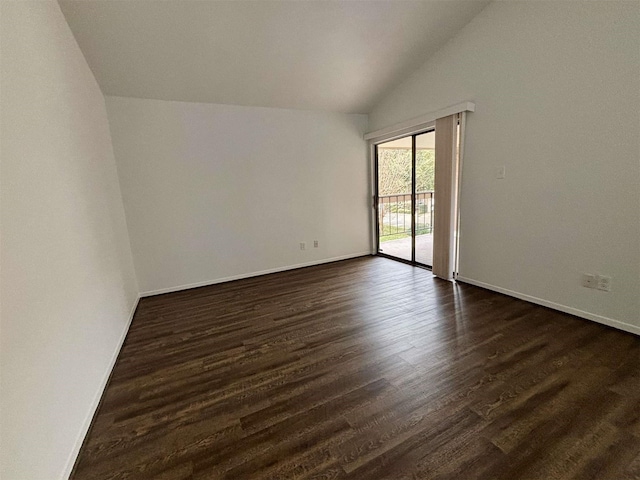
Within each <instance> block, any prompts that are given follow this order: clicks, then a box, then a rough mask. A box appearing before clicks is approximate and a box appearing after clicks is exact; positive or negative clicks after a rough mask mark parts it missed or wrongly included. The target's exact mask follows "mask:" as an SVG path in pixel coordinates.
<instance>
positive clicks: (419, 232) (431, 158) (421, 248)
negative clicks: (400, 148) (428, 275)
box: [415, 130, 436, 267]
mask: <svg viewBox="0 0 640 480" xmlns="http://www.w3.org/2000/svg"><path fill="white" fill-rule="evenodd" d="M435 141H436V132H435V131H434V130H432V131H430V132H426V133H422V134H420V135H416V140H415V148H416V151H415V156H416V163H415V170H416V171H415V176H416V201H415V205H416V207H415V221H416V227H415V233H416V237H415V261H416V263H420V264H422V265H427V266H429V267H430V266H431V265H433V207H434V202H433V193H434V181H435V165H436V150H435Z"/></svg>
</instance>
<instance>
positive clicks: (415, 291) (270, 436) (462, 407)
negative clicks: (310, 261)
mask: <svg viewBox="0 0 640 480" xmlns="http://www.w3.org/2000/svg"><path fill="white" fill-rule="evenodd" d="M73 478H75V479H76V480H81V479H125V478H126V479H139V478H149V479H164V480H169V479H245V478H246V479H251V478H256V479H263V478H280V479H288V478H316V479H343V478H349V479H374V480H379V479H456V480H476V479H478V480H480V479H486V480H488V479H501V480H518V479H540V480H551V479H579V480H587V479H594V480H595V479H597V480H607V479H611V480H613V479H615V480H622V479H640V338H639V337H637V336H634V335H632V334H627V333H624V332H620V331H616V330H614V329H610V328H608V327H605V326H602V325H599V324H596V323H592V322H589V321H587V320H582V319H579V318H576V317H572V316H570V315H565V314H562V313H559V312H555V311H553V310H549V309H546V308H543V307H539V306H536V305H532V304H529V303H526V302H523V301H520V300H516V299H513V298H510V297H506V296H503V295H499V294H495V293H492V292H489V291H487V290H483V289H480V288H476V287H473V286H469V285H464V284H457V285H454V284H451V283H448V282H444V281H441V280H438V279H434V278H433V277H432V275H431V273H430V272H429V271H426V270H422V269H419V268H412V267H410V266H408V265H404V264H401V263H397V262H393V261H391V260H387V259H384V258H377V257H367V258H360V259H354V260H348V261H343V262H337V263H332V264H327V265H321V266H317V267H310V268H305V269H301V270H294V271H290V272H284V273H277V274H272V275H268V276H264V277H258V278H252V279H247V280H240V281H236V282H231V283H226V284H221V285H214V286H210V287H203V288H198V289H194V290H189V291H183V292H178V293H172V294H166V295H160V296H156V297H150V298H144V299H142V300H141V301H140V304H139V306H138V310H137V312H136V314H135V318H134V320H133V324H132V326H131V329H130V332H129V335H128V336H127V339H126V342H125V344H124V346H123V349H122V352H121V354H120V357H119V359H118V362H117V364H116V366H115V369H114V371H113V374H112V377H111V381H110V383H109V385H108V388H107V390H106V393H105V395H104V397H103V400H102V403H101V406H100V408H99V411H98V414H97V415H96V418H95V419H94V424H93V427H92V429H91V431H90V434H89V436H88V437H87V440H86V441H85V444H84V446H83V449H82V451H81V454H80V457H79V459H78V462H77V464H76V468H75V473H74V476H73Z"/></svg>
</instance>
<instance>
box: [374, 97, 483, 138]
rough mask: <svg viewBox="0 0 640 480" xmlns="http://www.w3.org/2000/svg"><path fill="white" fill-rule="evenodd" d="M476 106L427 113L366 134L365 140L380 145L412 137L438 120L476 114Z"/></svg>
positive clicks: (459, 106) (462, 104)
mask: <svg viewBox="0 0 640 480" xmlns="http://www.w3.org/2000/svg"><path fill="white" fill-rule="evenodd" d="M475 110H476V104H475V103H473V102H462V103H458V104H457V105H452V106H450V107H447V108H443V109H442V110H438V111H437V112H431V113H427V114H425V115H421V116H419V117H415V118H412V119H411V120H406V121H404V122H400V123H396V124H395V125H391V126H389V127H385V128H381V129H380V130H376V131H374V132H369V133H365V134H364V139H365V140H372V141H373V142H374V143H380V142H383V141H387V140H391V139H392V138H397V137H401V136H406V135H411V134H413V133H418V131H419V130H422V129H424V128H427V127H429V126H431V124H432V123H433V122H435V121H436V119H438V118H443V117H448V116H449V115H454V114H456V113H461V112H475Z"/></svg>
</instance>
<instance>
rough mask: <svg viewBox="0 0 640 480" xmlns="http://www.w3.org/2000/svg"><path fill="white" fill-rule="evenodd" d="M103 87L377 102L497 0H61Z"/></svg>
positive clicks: (357, 109)
mask: <svg viewBox="0 0 640 480" xmlns="http://www.w3.org/2000/svg"><path fill="white" fill-rule="evenodd" d="M59 3H60V6H61V8H62V11H63V12H64V15H65V16H66V18H67V21H68V22H69V25H70V27H71V29H72V31H73V33H74V35H75V37H76V39H77V41H78V43H79V45H80V48H81V49H82V51H83V53H84V56H85V57H86V59H87V62H88V63H89V65H90V67H91V69H92V70H93V72H94V74H95V76H96V78H97V80H98V83H99V84H100V87H101V88H102V91H103V93H104V94H105V95H119V96H125V97H138V98H154V99H161V100H181V101H192V102H211V103H224V104H234V105H252V106H264V107H281V108H301V109H311V110H328V111H336V112H345V113H368V112H369V111H370V109H371V108H372V107H373V105H374V104H375V103H376V102H377V101H378V100H379V99H380V98H381V97H382V95H383V94H384V93H385V92H386V91H388V90H389V89H390V88H392V87H393V86H395V85H397V84H398V83H399V82H400V81H402V79H403V77H405V76H406V75H408V74H409V73H411V72H413V71H414V70H415V69H417V68H418V67H419V66H420V65H421V64H423V63H424V62H425V60H426V59H427V58H428V57H429V56H430V55H432V54H433V53H434V52H435V51H436V50H437V49H438V48H439V47H441V46H442V45H443V44H444V43H445V42H446V41H447V40H449V39H450V38H451V37H453V36H454V35H455V34H456V33H457V32H458V31H459V30H460V29H461V28H462V27H463V26H464V25H466V24H467V23H468V22H469V21H470V20H471V19H472V18H473V17H474V16H475V15H477V14H478V13H479V12H480V11H481V10H482V9H483V8H484V7H485V6H486V5H487V4H488V3H489V0H470V1H462V0H437V1H436V0H377V1H375V0H364V1H355V0H334V1H299V0H286V1H280V0H258V1H247V0H235V1H220V0H197V1H194V0H164V1H159V0H59Z"/></svg>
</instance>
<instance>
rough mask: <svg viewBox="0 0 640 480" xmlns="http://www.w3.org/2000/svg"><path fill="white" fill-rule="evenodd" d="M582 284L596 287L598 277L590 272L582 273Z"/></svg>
mask: <svg viewBox="0 0 640 480" xmlns="http://www.w3.org/2000/svg"><path fill="white" fill-rule="evenodd" d="M582 286H583V287H587V288H596V287H597V286H598V279H597V277H596V276H595V275H592V274H590V273H583V274H582Z"/></svg>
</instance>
